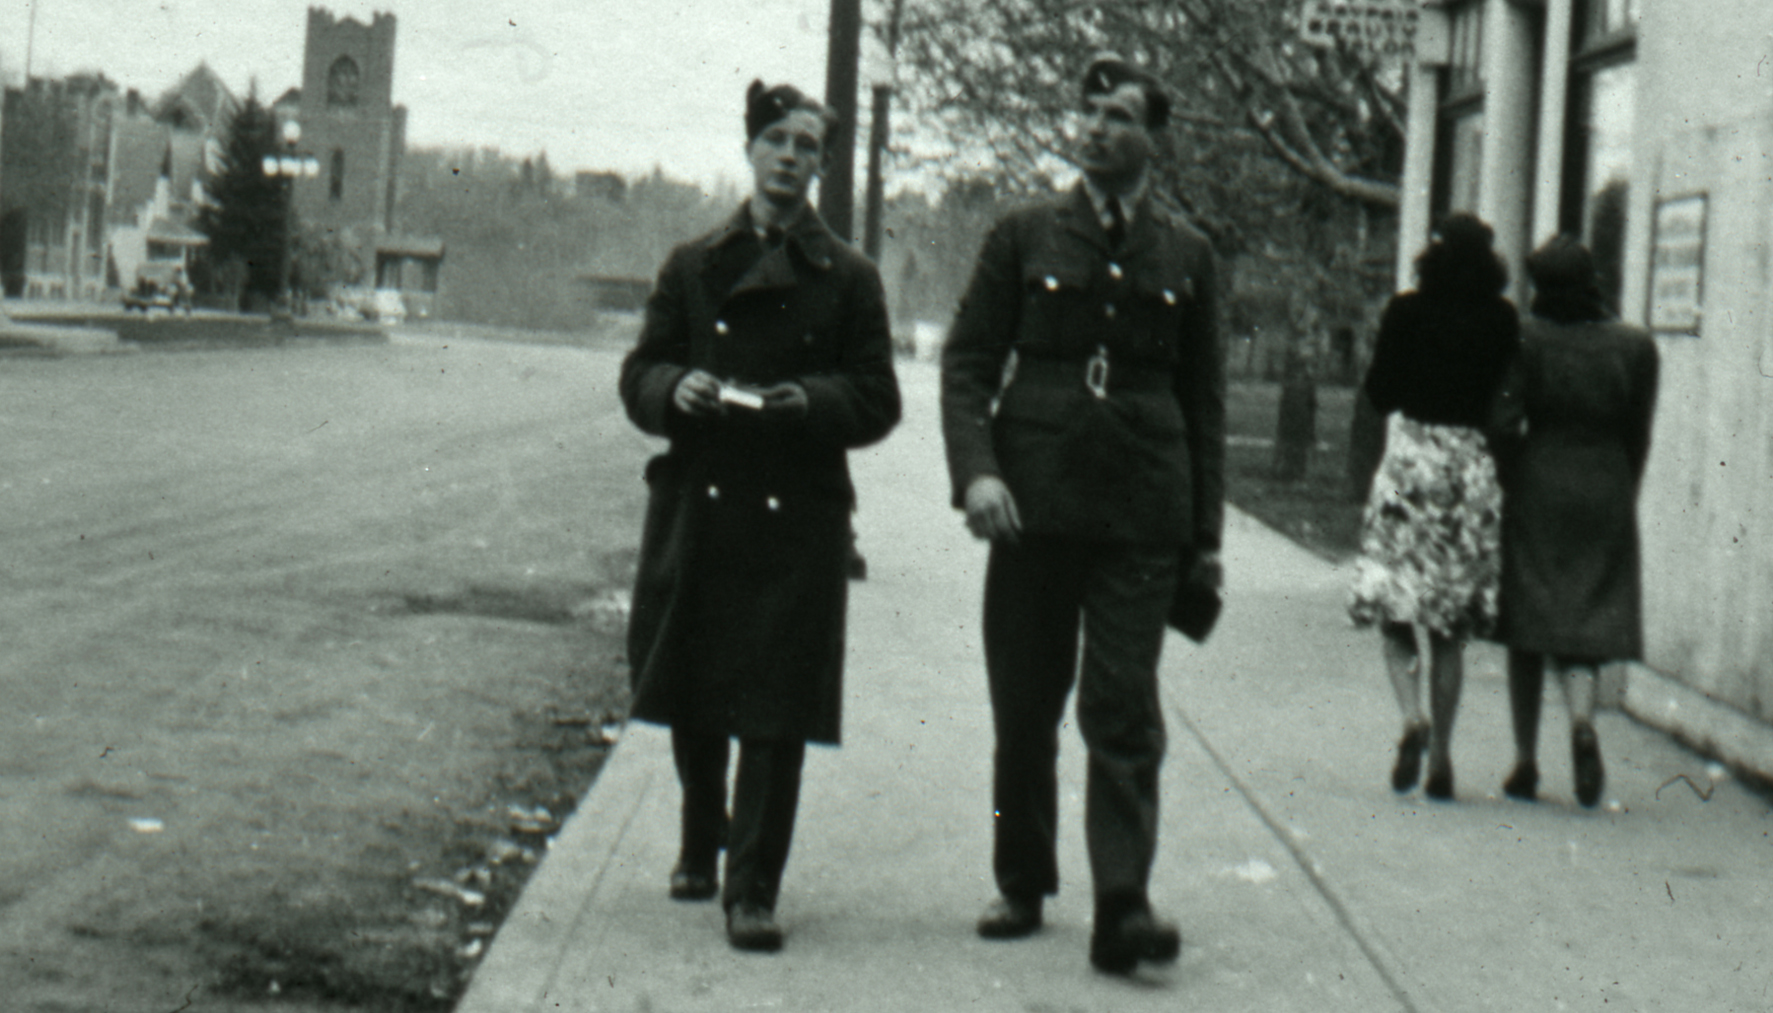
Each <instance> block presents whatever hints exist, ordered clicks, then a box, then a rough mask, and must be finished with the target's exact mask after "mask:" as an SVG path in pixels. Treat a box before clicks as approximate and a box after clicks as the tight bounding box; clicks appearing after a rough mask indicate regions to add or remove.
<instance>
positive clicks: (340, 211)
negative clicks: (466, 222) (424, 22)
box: [273, 7, 443, 316]
mask: <svg viewBox="0 0 1773 1013" xmlns="http://www.w3.org/2000/svg"><path fill="white" fill-rule="evenodd" d="M394 35H395V19H394V15H392V14H381V13H379V14H376V15H375V16H374V17H373V18H372V19H371V21H370V23H369V24H367V25H366V24H364V23H362V22H360V21H358V20H357V19H355V18H352V17H345V18H338V17H335V16H334V15H333V14H332V13H330V12H329V11H327V10H326V9H325V8H321V7H310V8H309V9H308V25H307V41H306V44H305V46H304V49H303V58H302V85H301V89H300V91H299V92H296V93H294V94H291V95H287V96H285V97H284V98H283V99H279V100H278V102H277V103H275V104H274V106H273V108H274V109H275V110H276V111H277V112H278V114H279V115H280V116H283V117H285V122H286V123H287V122H290V121H293V122H294V123H295V124H296V125H297V127H298V128H299V135H297V136H298V139H297V140H295V141H294V142H293V143H292V147H293V148H294V149H295V152H294V153H295V154H297V155H299V156H302V157H309V158H314V159H316V160H317V161H318V162H319V170H320V171H319V173H318V174H317V175H314V176H309V177H303V178H301V179H298V180H297V181H296V182H295V201H296V214H297V216H298V217H299V219H300V221H301V222H302V223H303V225H304V226H306V227H320V228H324V229H327V230H328V231H331V232H333V233H334V234H336V235H337V236H338V237H340V238H341V239H343V240H344V242H345V243H346V245H347V246H348V247H349V248H350V249H351V250H352V251H354V253H355V254H356V256H357V259H358V261H359V262H360V263H361V264H363V265H364V268H365V270H366V272H368V273H369V274H370V275H371V279H370V280H372V281H373V285H374V287H375V288H377V289H383V290H386V289H392V290H398V291H400V292H402V294H403V299H404V302H405V304H406V306H407V309H408V310H409V312H411V313H412V314H413V315H416V316H423V315H427V314H429V312H430V308H431V306H432V303H433V300H434V299H435V296H436V292H437V282H438V277H439V268H440V266H441V264H442V260H443V246H442V243H441V242H439V241H438V240H436V239H433V238H427V237H415V236H406V235H402V234H401V233H400V231H399V229H398V225H397V223H396V221H395V204H396V191H395V185H396V181H397V180H398V178H399V169H400V158H401V155H402V153H403V152H404V151H405V149H406V107H405V106H399V105H395V104H394V100H393V89H394ZM284 136H285V137H290V136H292V134H291V133H290V132H288V131H287V128H286V132H285V134H284Z"/></svg>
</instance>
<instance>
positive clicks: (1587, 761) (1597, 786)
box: [1570, 724, 1607, 809]
mask: <svg viewBox="0 0 1773 1013" xmlns="http://www.w3.org/2000/svg"><path fill="white" fill-rule="evenodd" d="M1570 754H1571V757H1572V759H1574V760H1575V767H1576V801H1578V802H1580V803H1582V804H1583V806H1585V807H1587V808H1589V809H1593V808H1594V807H1595V804H1596V803H1598V802H1599V801H1600V800H1601V788H1602V786H1603V785H1605V784H1606V783H1607V771H1606V768H1605V767H1603V766H1602V765H1601V740H1600V736H1598V735H1596V734H1595V730H1594V726H1593V725H1590V724H1579V725H1576V726H1575V727H1574V728H1572V729H1570Z"/></svg>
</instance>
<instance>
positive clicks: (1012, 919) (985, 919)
mask: <svg viewBox="0 0 1773 1013" xmlns="http://www.w3.org/2000/svg"><path fill="white" fill-rule="evenodd" d="M1039 930H1040V898H1039V897H1035V898H1034V899H1032V900H1016V899H1013V898H1010V897H999V898H998V899H996V900H994V901H992V902H991V906H990V907H988V908H986V909H985V913H984V914H982V915H980V916H979V935H981V936H983V937H985V938H986V939H1021V938H1023V937H1024V936H1031V935H1033V934H1034V933H1035V932H1037V931H1039Z"/></svg>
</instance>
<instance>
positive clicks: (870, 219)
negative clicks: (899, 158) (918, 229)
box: [862, 0, 905, 263]
mask: <svg viewBox="0 0 1773 1013" xmlns="http://www.w3.org/2000/svg"><path fill="white" fill-rule="evenodd" d="M904 10H905V0H893V5H892V8H891V9H890V11H889V12H888V14H887V25H886V66H885V68H884V74H885V76H886V80H883V81H875V82H874V108H873V112H872V116H871V118H870V120H869V126H868V185H867V191H866V192H867V203H866V205H865V208H864V211H863V216H862V252H863V253H865V254H867V255H868V259H870V260H873V261H875V262H877V263H878V262H879V261H880V232H881V224H882V223H881V217H882V216H883V215H884V213H885V210H886V181H885V180H884V179H883V178H882V169H881V162H882V160H883V159H884V158H885V155H886V147H887V142H888V141H890V140H891V139H892V129H891V123H892V107H893V86H894V85H895V84H897V83H898V70H897V67H896V65H895V63H894V60H895V59H896V58H897V56H898V52H899V16H900V15H901V14H902V13H903V12H904Z"/></svg>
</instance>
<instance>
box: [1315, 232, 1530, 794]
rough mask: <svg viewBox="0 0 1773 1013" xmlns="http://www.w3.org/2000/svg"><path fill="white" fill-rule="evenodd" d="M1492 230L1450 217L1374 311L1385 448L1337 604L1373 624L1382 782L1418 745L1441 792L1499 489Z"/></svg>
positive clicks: (1402, 775) (1499, 346) (1491, 591)
mask: <svg viewBox="0 0 1773 1013" xmlns="http://www.w3.org/2000/svg"><path fill="white" fill-rule="evenodd" d="M1491 241H1492V233H1491V230H1490V227H1489V226H1488V225H1485V224H1484V223H1483V222H1481V221H1479V220H1478V219H1477V218H1476V217H1474V216H1472V215H1469V214H1463V213H1461V214H1455V215H1452V216H1451V217H1449V218H1448V219H1447V220H1446V221H1445V222H1443V223H1442V224H1441V226H1440V228H1439V229H1437V230H1436V232H1435V237H1434V241H1433V242H1432V243H1430V244H1429V246H1428V248H1427V249H1426V250H1424V251H1423V252H1422V254H1421V256H1419V257H1417V258H1416V273H1417V280H1418V287H1417V289H1416V290H1415V291H1413V292H1405V293H1403V294H1401V295H1398V296H1396V297H1394V298H1393V299H1392V300H1391V302H1390V304H1388V305H1387V306H1386V307H1385V316H1384V318H1383V320H1382V321H1381V322H1380V325H1379V341H1378V343H1377V344H1376V345H1375V347H1374V349H1373V362H1372V365H1371V366H1370V367H1369V368H1368V372H1367V379H1366V383H1365V385H1364V387H1365V393H1366V396H1367V397H1368V398H1369V399H1370V400H1371V401H1372V404H1373V407H1374V408H1376V409H1377V410H1378V411H1379V413H1380V414H1381V415H1389V416H1390V419H1389V422H1388V428H1387V432H1386V447H1385V455H1384V457H1383V459H1382V460H1381V461H1380V464H1379V471H1378V473H1377V474H1376V475H1375V476H1374V478H1373V484H1372V489H1371V491H1370V493H1369V495H1368V498H1367V507H1366V512H1365V514H1364V516H1363V518H1362V526H1361V558H1360V560H1359V562H1358V563H1357V567H1356V574H1355V580H1354V586H1353V588H1352V589H1351V590H1350V594H1349V605H1348V611H1349V615H1350V617H1351V618H1353V619H1354V621H1355V623H1356V624H1357V625H1371V624H1377V625H1378V626H1379V632H1380V635H1381V646H1382V650H1383V653H1384V657H1385V667H1386V670H1387V672H1388V674H1389V675H1390V676H1391V685H1392V691H1393V692H1394V693H1395V694H1396V696H1397V702H1398V709H1399V710H1400V711H1401V712H1402V714H1403V725H1404V729H1403V732H1404V733H1403V737H1402V738H1401V739H1400V740H1399V741H1398V747H1397V748H1398V753H1397V763H1396V764H1395V765H1394V766H1393V768H1392V773H1391V786H1392V787H1393V788H1394V789H1395V790H1397V791H1408V790H1410V789H1411V788H1412V787H1414V786H1415V785H1416V780H1417V778H1418V777H1419V776H1420V773H1421V758H1422V753H1423V752H1424V751H1427V753H1428V780H1427V782H1426V783H1425V784H1424V786H1423V790H1424V792H1425V793H1426V794H1427V795H1428V796H1429V797H1430V798H1434V799H1440V800H1443V801H1444V800H1449V799H1451V798H1452V797H1453V758H1452V744H1453V720H1454V718H1455V717H1456V716H1457V714H1458V711H1459V695H1460V690H1461V688H1462V685H1463V683H1464V677H1465V668H1464V644H1465V641H1466V640H1467V639H1468V638H1470V637H1473V636H1486V635H1488V634H1489V632H1490V630H1491V628H1492V626H1493V625H1494V623H1495V618H1496V581H1497V573H1498V569H1499V567H1500V562H1501V561H1500V558H1499V550H1498V546H1497V542H1498V540H1499V537H1500V524H1501V518H1500V515H1501V492H1500V490H1499V488H1498V487H1497V484H1496V470H1495V464H1494V462H1493V461H1492V459H1491V457H1490V452H1489V449H1488V447H1487V446H1486V445H1485V443H1484V437H1483V426H1484V424H1485V423H1486V422H1487V421H1488V419H1489V411H1490V405H1491V402H1492V401H1493V399H1494V397H1495V393H1496V386H1497V384H1498V382H1500V380H1501V379H1502V373H1503V370H1505V369H1506V368H1507V366H1508V363H1509V361H1510V360H1511V359H1512V358H1513V356H1514V351H1515V347H1516V345H1517V344H1518V343H1519V339H1520V338H1519V330H1520V321H1519V317H1518V316H1517V315H1516V313H1515V309H1514V305H1513V304H1512V303H1510V302H1509V301H1508V300H1506V299H1504V298H1503V297H1502V290H1503V288H1505V287H1506V286H1507V284H1508V269H1507V267H1506V266H1504V265H1503V263H1502V260H1501V259H1500V258H1499V257H1497V256H1496V254H1495V252H1494V251H1493V250H1492V249H1491V248H1490V244H1491ZM1417 627H1420V628H1421V629H1422V630H1423V632H1424V633H1425V634H1426V637H1427V640H1428V648H1429V650H1428V652H1427V654H1428V676H1429V678H1428V682H1429V715H1430V716H1429V717H1424V715H1423V713H1422V699H1421V690H1420V688H1419V685H1418V684H1419V682H1420V678H1421V671H1422V667H1423V666H1422V659H1421V654H1422V652H1420V651H1419V650H1418V648H1417V643H1416V628H1417Z"/></svg>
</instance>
